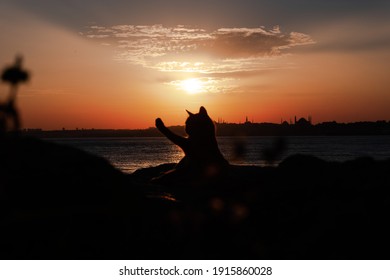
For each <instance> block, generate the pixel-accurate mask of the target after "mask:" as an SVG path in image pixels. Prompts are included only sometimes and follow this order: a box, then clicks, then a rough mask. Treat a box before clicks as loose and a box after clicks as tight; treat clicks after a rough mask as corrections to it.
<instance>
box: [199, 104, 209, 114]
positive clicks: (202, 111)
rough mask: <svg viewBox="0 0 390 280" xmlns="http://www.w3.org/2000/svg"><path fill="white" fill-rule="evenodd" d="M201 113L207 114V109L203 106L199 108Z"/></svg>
mask: <svg viewBox="0 0 390 280" xmlns="http://www.w3.org/2000/svg"><path fill="white" fill-rule="evenodd" d="M199 115H204V116H207V111H206V109H205V108H204V107H203V106H202V107H200V109H199Z"/></svg>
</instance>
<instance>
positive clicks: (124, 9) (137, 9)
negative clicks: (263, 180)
mask: <svg viewBox="0 0 390 280" xmlns="http://www.w3.org/2000/svg"><path fill="white" fill-rule="evenodd" d="M389 13H390V2H389V1H384V0H374V1H363V0H358V1H353V2H351V1H348V0H340V1H333V2H332V1H325V0H314V1H307V0H293V1H288V0H276V1H272V2H270V1H263V0H261V1H251V0H242V1H233V0H228V1H216V0H207V1H206V0H198V1H185V0H181V1H179V0H168V1H152V0H142V1H141V0H135V1H121V0H111V1H107V0H95V1H91V0H86V1H81V2H80V1H74V0H70V1H67V2H66V3H65V2H63V1H59V0H51V1H49V0H37V1H28V0H12V1H11V0H3V1H1V3H0V32H1V34H2V37H1V39H0V42H1V46H2V52H1V53H0V68H1V69H3V68H4V67H6V66H7V65H10V64H11V63H12V62H13V61H14V59H15V56H16V55H18V54H21V55H23V57H24V64H23V65H24V67H25V68H26V69H27V70H29V71H30V73H31V78H30V82H29V83H28V84H26V85H22V86H21V87H20V89H19V92H18V97H17V106H18V108H19V111H20V114H21V121H22V127H24V128H34V127H40V128H43V129H61V128H62V127H68V128H76V127H85V128H97V129H99V128H114V129H142V128H147V127H152V126H154V121H155V119H156V118H157V117H161V118H163V119H164V120H165V122H166V125H181V124H183V123H184V121H185V119H186V117H187V115H186V112H185V110H186V109H188V110H190V111H197V110H199V107H200V106H205V107H206V108H207V111H208V112H209V115H210V116H211V117H212V118H213V119H215V120H218V119H219V118H223V119H224V120H225V121H226V122H231V123H238V122H240V121H241V122H244V121H245V116H248V118H249V120H252V119H254V120H256V121H257V122H271V123H279V122H280V120H281V119H283V120H287V121H289V120H290V118H294V116H295V115H296V116H300V117H305V118H307V117H308V116H309V115H311V116H313V120H314V121H315V123H321V122H326V121H333V120H335V121H337V122H356V121H376V120H390V110H389V109H388V108H389V105H390V83H389V82H388V72H389V71H388V61H390V18H389V16H388V15H389ZM7 91H8V88H7V85H6V84H4V83H2V84H0V101H1V100H4V99H5V96H6V94H7ZM243 117H244V119H243Z"/></svg>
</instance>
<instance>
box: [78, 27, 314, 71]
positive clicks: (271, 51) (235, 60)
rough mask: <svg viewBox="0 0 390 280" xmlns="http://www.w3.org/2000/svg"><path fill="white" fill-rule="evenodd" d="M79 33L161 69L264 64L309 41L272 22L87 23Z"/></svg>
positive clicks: (257, 67)
mask: <svg viewBox="0 0 390 280" xmlns="http://www.w3.org/2000/svg"><path fill="white" fill-rule="evenodd" d="M83 35H84V36H86V37H87V38H89V39H91V40H97V41H99V42H100V43H104V44H110V45H113V46H116V51H117V55H116V59H118V60H124V61H129V62H131V63H134V64H140V65H143V66H144V67H148V68H154V69H157V70H159V71H164V72H198V73H224V72H226V73H231V72H241V71H257V70H260V69H263V68H264V69H267V68H269V67H270V66H271V67H272V65H273V64H274V63H272V59H274V58H277V57H280V56H283V55H286V54H288V53H289V49H291V48H296V47H298V46H302V45H308V44H313V43H315V42H314V41H313V40H312V39H311V37H310V36H309V35H307V34H303V33H299V32H291V33H282V32H281V30H280V28H279V27H278V26H276V27H274V28H272V29H270V30H267V29H265V28H264V27H258V28H219V29H217V30H214V31H211V32H208V31H206V30H205V29H200V28H194V27H189V26H183V25H178V26H175V27H165V26H163V25H142V26H141V25H116V26H111V27H102V26H96V25H94V26H90V27H89V28H88V29H87V30H86V32H84V33H83Z"/></svg>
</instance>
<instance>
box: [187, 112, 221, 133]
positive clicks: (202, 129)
mask: <svg viewBox="0 0 390 280" xmlns="http://www.w3.org/2000/svg"><path fill="white" fill-rule="evenodd" d="M186 111H187V110H186ZM187 113H188V115H189V116H188V118H187V120H186V133H187V134H188V136H189V137H203V136H206V137H207V136H215V127H214V122H213V120H212V119H211V118H210V117H209V115H208V114H207V111H206V109H205V108H204V107H203V106H202V107H200V109H199V113H197V114H194V113H191V112H190V111H187Z"/></svg>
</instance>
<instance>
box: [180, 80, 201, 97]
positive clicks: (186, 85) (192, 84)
mask: <svg viewBox="0 0 390 280" xmlns="http://www.w3.org/2000/svg"><path fill="white" fill-rule="evenodd" d="M180 88H181V89H183V90H185V91H186V92H187V93H189V94H196V93H200V92H202V91H203V90H204V85H203V82H202V81H201V80H200V79H197V78H191V79H187V80H183V81H181V82H180Z"/></svg>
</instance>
